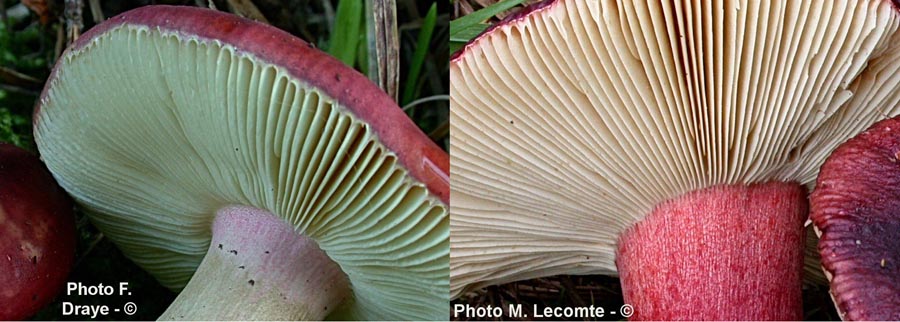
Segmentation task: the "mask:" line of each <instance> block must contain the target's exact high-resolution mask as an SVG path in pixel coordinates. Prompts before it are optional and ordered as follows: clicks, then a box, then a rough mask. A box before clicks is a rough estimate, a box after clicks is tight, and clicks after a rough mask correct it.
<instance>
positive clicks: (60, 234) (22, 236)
mask: <svg viewBox="0 0 900 322" xmlns="http://www.w3.org/2000/svg"><path fill="white" fill-rule="evenodd" d="M72 209H73V208H72V202H71V200H70V199H69V198H68V196H66V194H65V193H64V192H63V191H62V189H60V188H59V186H58V185H57V184H56V181H54V180H53V177H52V176H50V173H49V172H47V170H46V169H45V168H44V165H43V164H42V163H41V161H40V160H39V159H38V158H37V157H35V156H33V155H31V154H30V153H28V152H26V151H25V150H22V149H20V148H17V147H16V146H13V145H10V144H6V143H0V320H21V319H25V318H28V317H29V316H31V315H33V314H34V313H36V312H37V311H38V310H39V309H40V308H41V307H43V306H44V305H45V304H47V303H48V302H50V300H52V299H53V297H54V296H56V294H57V293H58V292H59V290H60V289H61V288H62V286H63V284H64V283H65V280H66V277H67V276H68V275H69V270H70V269H71V267H72V260H73V258H74V255H75V219H74V217H73V214H72Z"/></svg>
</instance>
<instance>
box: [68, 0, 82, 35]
mask: <svg viewBox="0 0 900 322" xmlns="http://www.w3.org/2000/svg"><path fill="white" fill-rule="evenodd" d="M65 4H66V7H65V10H64V11H63V12H64V14H63V16H64V17H65V20H66V38H67V42H66V44H67V45H71V44H72V43H73V42H75V40H77V39H78V36H80V35H81V28H84V19H83V18H82V15H81V10H82V9H83V8H84V2H83V1H82V0H65Z"/></svg>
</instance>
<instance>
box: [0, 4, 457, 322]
mask: <svg viewBox="0 0 900 322" xmlns="http://www.w3.org/2000/svg"><path fill="white" fill-rule="evenodd" d="M153 4H168V5H185V6H199V7H206V8H212V9H214V10H219V11H224V12H230V13H234V14H237V15H240V16H244V17H247V18H250V19H253V20H257V21H261V22H263V23H267V24H271V25H273V26H275V27H278V28H280V29H282V30H285V31H287V32H290V33H291V34H293V35H295V36H297V37H299V38H302V39H304V40H305V41H307V42H309V43H312V44H314V45H315V46H316V47H318V48H319V49H321V50H323V51H326V52H328V53H329V54H331V55H333V56H335V57H337V58H338V59H340V60H341V61H343V62H344V63H345V64H347V65H350V66H352V67H353V68H355V69H356V70H358V71H360V72H361V73H363V74H365V75H367V76H368V77H369V79H371V80H373V82H375V83H376V84H378V85H379V86H380V87H381V88H382V89H384V90H385V91H386V92H387V93H389V94H390V95H391V96H393V97H395V100H396V101H397V103H398V105H399V106H401V107H402V108H403V109H404V111H406V113H407V115H409V116H410V117H411V118H412V119H413V120H414V121H415V122H416V124H418V125H419V127H420V128H421V129H422V130H423V131H424V132H425V133H426V134H428V135H429V136H430V137H431V138H432V139H433V140H434V141H435V142H437V143H438V145H440V146H441V147H442V148H444V149H445V150H446V149H447V146H448V144H449V124H448V122H449V117H448V115H449V96H448V94H449V93H448V84H447V82H448V81H449V74H448V73H449V69H448V61H449V54H450V49H449V41H448V37H449V32H450V26H449V15H450V5H451V4H450V3H448V2H445V1H427V0H283V1H282V0H181V1H148V0H123V1H105V0H78V1H73V0H26V1H8V0H0V142H9V143H13V144H15V145H18V146H20V147H23V148H25V149H27V150H30V151H32V152H34V153H37V149H36V147H35V145H34V141H33V138H32V134H31V133H32V130H31V114H32V109H33V107H34V105H35V103H36V100H37V98H38V96H39V95H40V91H41V89H42V88H43V85H44V81H45V80H46V78H47V76H48V75H49V73H50V69H51V68H52V66H53V65H54V63H55V61H56V59H57V57H59V56H60V54H61V53H62V52H63V50H65V48H66V46H67V45H68V44H70V43H71V42H72V41H74V40H75V39H77V37H78V36H79V35H81V34H82V33H83V32H84V31H86V30H88V29H90V28H91V27H93V26H94V25H96V24H97V23H99V22H102V21H103V20H105V19H108V18H110V17H113V16H115V15H117V14H119V13H122V12H125V11H127V10H129V9H134V8H137V7H140V6H145V5H153ZM77 221H78V222H77V226H78V236H79V240H78V245H77V253H76V259H75V267H74V269H73V271H72V273H71V275H70V277H69V281H71V282H80V283H82V284H83V285H86V286H87V285H99V284H101V283H102V284H103V285H112V286H113V287H118V285H119V283H121V282H127V283H128V289H129V290H130V291H131V292H132V296H131V297H120V296H81V297H79V296H66V295H65V292H62V294H61V295H60V296H59V297H58V298H57V299H56V301H55V302H53V303H52V304H50V305H49V306H48V307H46V308H44V309H43V310H42V311H41V312H39V313H38V314H37V315H36V316H34V317H33V319H34V320H67V319H71V320H84V319H88V318H89V317H83V316H81V317H78V316H63V315H62V302H64V301H68V302H72V303H75V304H80V305H95V304H96V305H108V306H110V308H114V307H122V306H123V305H124V304H125V303H126V302H134V303H135V304H136V305H137V313H135V314H134V315H126V314H124V313H116V312H113V313H111V314H109V315H106V316H101V317H98V319H100V320H155V319H156V318H157V317H158V316H159V315H160V314H161V313H162V312H163V311H164V310H165V309H166V307H168V305H169V303H171V302H172V300H174V298H175V295H176V294H175V293H173V292H172V291H170V290H168V289H166V288H164V287H162V286H160V285H159V283H157V282H156V280H154V279H153V277H151V276H150V275H148V274H147V273H145V272H144V271H143V270H141V269H140V268H139V267H137V266H136V265H135V264H133V263H132V262H131V261H130V260H128V259H127V258H125V257H124V256H123V255H122V254H121V252H119V251H118V249H117V248H116V247H115V245H113V244H112V243H111V242H110V241H109V240H108V239H107V238H105V237H104V236H103V234H102V233H100V232H99V231H97V229H96V228H94V227H93V226H92V225H91V224H90V222H89V221H88V220H87V218H86V217H85V216H83V214H81V213H77Z"/></svg>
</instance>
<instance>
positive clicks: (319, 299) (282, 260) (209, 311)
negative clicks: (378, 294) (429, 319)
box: [160, 206, 350, 321]
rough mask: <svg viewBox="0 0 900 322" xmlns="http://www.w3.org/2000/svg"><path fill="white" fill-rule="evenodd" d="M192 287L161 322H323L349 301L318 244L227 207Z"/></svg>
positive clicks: (266, 218)
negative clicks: (321, 321) (171, 321)
mask: <svg viewBox="0 0 900 322" xmlns="http://www.w3.org/2000/svg"><path fill="white" fill-rule="evenodd" d="M212 233H213V234H212V241H211V243H210V247H209V250H208V251H207V253H206V257H204V258H203V261H202V262H201V263H200V266H199V267H198V268H197V271H196V272H195V273H194V276H193V277H192V278H191V281H190V282H188V285H187V286H186V287H185V288H184V290H183V291H182V292H181V294H179V295H178V297H177V298H176V299H175V301H174V302H173V303H172V305H171V306H169V308H168V309H167V310H166V312H165V313H163V315H162V316H160V320H207V321H221V320H323V319H324V318H325V317H326V316H327V315H328V314H329V313H330V312H331V311H332V310H334V309H335V308H337V306H339V305H340V304H341V303H342V302H343V301H344V300H345V299H346V298H348V297H349V296H350V290H349V283H348V281H347V276H346V275H345V274H344V272H343V271H341V269H340V267H339V266H338V265H337V264H336V263H334V262H333V261H332V260H331V259H330V258H329V257H328V255H326V254H325V252H324V251H322V250H321V249H319V246H318V245H317V244H316V243H315V241H313V240H312V239H309V238H307V237H305V236H303V235H300V234H298V233H297V232H295V231H294V229H293V227H291V226H290V225H288V224H287V223H285V222H284V221H283V220H282V219H280V218H278V217H275V216H274V215H272V214H271V213H269V212H267V211H264V210H260V209H256V208H250V207H241V206H233V207H225V208H222V209H221V210H219V211H218V213H217V215H216V219H215V221H214V222H213V228H212Z"/></svg>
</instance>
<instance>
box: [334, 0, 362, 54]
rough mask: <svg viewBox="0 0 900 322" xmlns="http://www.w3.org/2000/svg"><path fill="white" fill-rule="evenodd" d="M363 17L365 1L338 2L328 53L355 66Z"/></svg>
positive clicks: (349, 0)
mask: <svg viewBox="0 0 900 322" xmlns="http://www.w3.org/2000/svg"><path fill="white" fill-rule="evenodd" d="M362 19H363V2H362V1H360V0H341V1H340V2H338V6H337V10H336V13H335V19H334V28H333V29H332V32H331V39H330V40H329V41H328V53H329V54H331V55H332V56H334V57H337V59H339V60H340V61H342V62H344V64H347V65H348V66H351V67H353V62H354V60H355V59H356V49H357V48H358V46H359V41H360V38H359V37H360V25H361V24H362Z"/></svg>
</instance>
